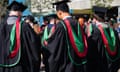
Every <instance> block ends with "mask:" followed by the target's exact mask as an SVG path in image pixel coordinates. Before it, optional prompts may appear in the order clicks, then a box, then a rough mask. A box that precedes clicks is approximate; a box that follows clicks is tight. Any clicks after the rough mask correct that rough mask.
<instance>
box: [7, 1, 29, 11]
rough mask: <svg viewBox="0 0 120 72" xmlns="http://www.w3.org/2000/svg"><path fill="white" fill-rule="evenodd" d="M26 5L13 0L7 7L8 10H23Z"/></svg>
mask: <svg viewBox="0 0 120 72" xmlns="http://www.w3.org/2000/svg"><path fill="white" fill-rule="evenodd" d="M26 8H27V6H25V5H23V4H22V3H19V2H17V1H13V2H12V3H11V4H10V5H9V6H8V7H7V9H8V10H13V11H21V12H23V11H24V10H25V9H26Z"/></svg>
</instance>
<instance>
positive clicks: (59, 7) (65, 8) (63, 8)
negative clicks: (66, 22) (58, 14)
mask: <svg viewBox="0 0 120 72" xmlns="http://www.w3.org/2000/svg"><path fill="white" fill-rule="evenodd" d="M59 10H60V11H63V12H69V7H68V5H67V3H61V4H58V5H56V11H59Z"/></svg>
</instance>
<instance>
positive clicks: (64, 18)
mask: <svg viewBox="0 0 120 72" xmlns="http://www.w3.org/2000/svg"><path fill="white" fill-rule="evenodd" d="M70 17H72V16H65V17H64V18H63V20H65V19H67V18H70Z"/></svg>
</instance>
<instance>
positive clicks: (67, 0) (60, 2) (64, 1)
mask: <svg viewBox="0 0 120 72" xmlns="http://www.w3.org/2000/svg"><path fill="white" fill-rule="evenodd" d="M67 2H70V0H62V1H58V2H55V3H53V5H59V4H62V3H67Z"/></svg>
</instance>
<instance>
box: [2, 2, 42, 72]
mask: <svg viewBox="0 0 120 72" xmlns="http://www.w3.org/2000/svg"><path fill="white" fill-rule="evenodd" d="M26 8H27V7H26V6H25V5H23V4H22V3H19V2H16V1H13V2H12V3H11V4H10V5H9V6H8V10H10V12H9V16H8V18H7V20H6V21H5V23H4V24H1V26H0V40H1V42H0V45H1V46H0V72H37V71H35V70H33V67H35V66H36V65H37V64H36V61H37V60H38V56H37V54H36V53H37V52H36V51H39V49H40V48H39V46H37V45H36V43H35V38H34V35H33V34H32V33H31V31H30V30H29V32H30V33H31V35H30V33H25V32H24V33H23V22H22V20H21V16H22V12H23V11H24V10H25V9H26ZM26 28H27V27H26ZM26 28H25V27H24V29H26ZM23 35H28V37H27V36H23ZM29 36H32V37H31V38H30V37H29ZM27 39H28V40H31V39H32V40H34V42H32V41H27ZM25 40H26V41H27V42H26V41H25ZM36 40H38V39H36ZM29 42H31V44H30V43H29ZM26 46H29V47H26ZM28 48H29V49H28ZM35 48H37V49H38V50H36V51H35ZM33 58H34V59H33ZM31 60H32V62H30V61H31ZM33 62H34V63H33ZM35 68H36V67H35ZM35 68H34V69H35ZM36 70H37V69H36Z"/></svg>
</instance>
